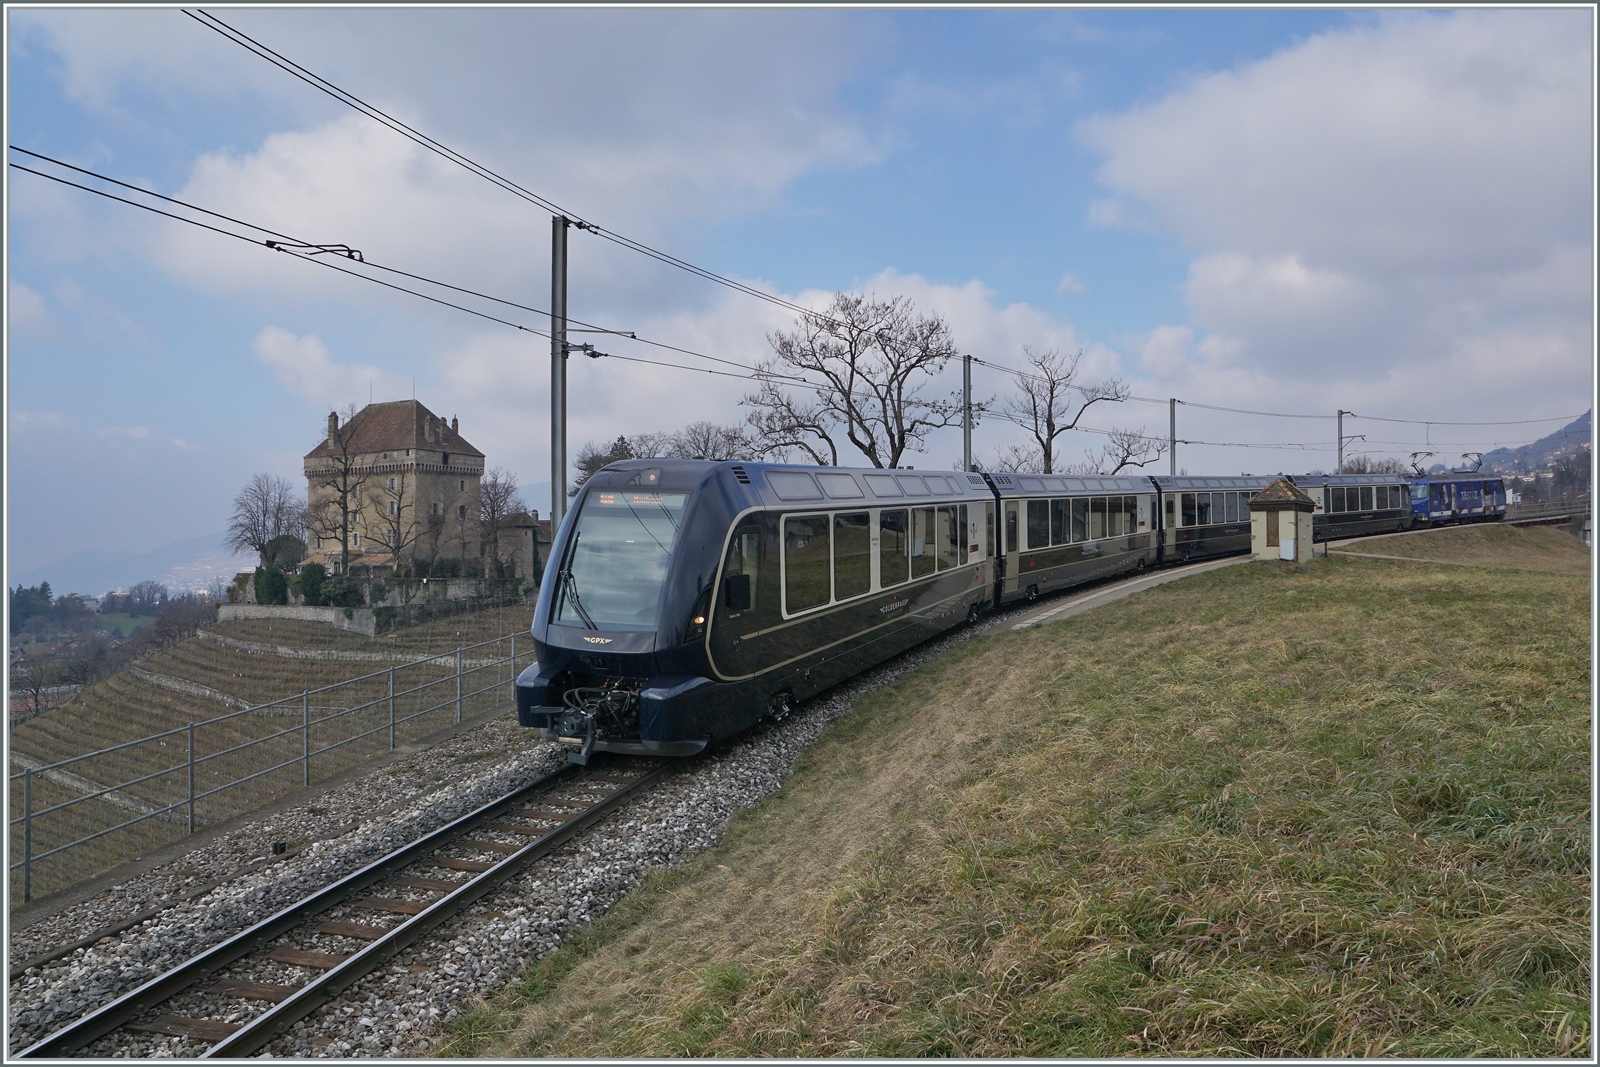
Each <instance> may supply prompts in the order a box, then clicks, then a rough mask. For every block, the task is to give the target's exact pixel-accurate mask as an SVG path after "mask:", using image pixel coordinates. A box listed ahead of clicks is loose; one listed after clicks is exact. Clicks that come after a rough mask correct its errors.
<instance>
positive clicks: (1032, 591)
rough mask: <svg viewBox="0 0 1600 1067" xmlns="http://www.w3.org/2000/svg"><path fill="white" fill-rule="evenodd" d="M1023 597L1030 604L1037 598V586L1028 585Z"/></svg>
mask: <svg viewBox="0 0 1600 1067" xmlns="http://www.w3.org/2000/svg"><path fill="white" fill-rule="evenodd" d="M1024 597H1025V599H1026V600H1027V601H1028V603H1030V604H1032V603H1033V602H1034V601H1035V600H1038V599H1039V587H1038V586H1036V585H1030V586H1028V591H1027V593H1026V594H1024Z"/></svg>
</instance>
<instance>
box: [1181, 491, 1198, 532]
mask: <svg viewBox="0 0 1600 1067" xmlns="http://www.w3.org/2000/svg"><path fill="white" fill-rule="evenodd" d="M1180 496H1181V497H1182V499H1183V524H1184V525H1185V526H1193V525H1194V516H1195V510H1194V494H1193V493H1182V494H1180Z"/></svg>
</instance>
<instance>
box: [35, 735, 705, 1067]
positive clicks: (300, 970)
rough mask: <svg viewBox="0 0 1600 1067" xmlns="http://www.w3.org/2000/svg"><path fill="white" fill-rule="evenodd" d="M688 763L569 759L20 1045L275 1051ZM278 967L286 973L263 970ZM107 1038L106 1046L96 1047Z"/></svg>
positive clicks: (70, 1049) (98, 1050) (207, 1052)
mask: <svg viewBox="0 0 1600 1067" xmlns="http://www.w3.org/2000/svg"><path fill="white" fill-rule="evenodd" d="M681 762H682V761H675V760H669V761H664V760H645V759H633V758H613V759H611V760H608V761H606V762H605V763H599V764H594V765H591V766H590V767H587V768H583V767H577V766H570V765H569V766H566V767H562V768H560V769H558V770H556V771H554V772H552V773H550V774H547V775H544V776H543V777H541V778H538V779H536V780H534V781H532V782H529V783H527V784H526V785H523V786H521V787H519V788H517V789H515V790H513V791H512V792H510V793H507V794H506V795H505V796H502V797H500V798H499V799H497V800H493V801H490V802H489V803H487V804H484V805H483V806H481V807H479V808H478V809H477V810H475V811H472V812H470V813H468V814H466V815H463V816H461V817H460V818H458V819H456V820H454V821H453V822H450V823H448V824H446V825H445V826H442V827H440V828H439V829H437V830H435V831H433V832H432V833H429V834H427V835H425V836H424V837H421V838H419V839H417V840H416V841H413V842H411V843H409V844H407V845H404V846H402V847H400V848H398V849H395V850H394V851H393V852H391V853H389V854H388V855H386V856H384V857H382V858H381V859H378V860H376V861H374V862H373V863H370V864H368V865H367V866H365V867H363V868H361V869H360V870H357V871H355V872H354V873H352V874H349V875H347V876H345V877H344V878H342V879H340V880H339V881H337V882H334V883H333V884H332V885H329V886H327V887H326V888H324V889H322V890H319V891H318V892H316V893H313V894H311V895H310V896H307V897H305V898H304V899H302V900H300V901H298V902H296V903H294V904H292V905H290V906H289V907H286V908H284V909H282V910H280V911H278V912H277V913H276V914H274V915H271V916H269V917H268V918H266V919H263V920H262V921H260V922H258V923H256V924H255V925H254V926H251V927H249V928H248V929H245V930H243V931H241V932H239V933H238V934H235V935H234V936H233V937H231V938H229V939H227V940H226V941H223V942H222V943H220V944H218V945H215V946H213V947H212V948H210V949H208V950H206V951H205V952H202V953H200V954H199V955H196V956H194V957H192V958H191V959H189V960H186V961H185V962H183V963H180V964H179V965H177V966H175V967H173V968H171V969H170V970H168V971H167V972H166V973H164V974H162V975H160V976H158V977H156V978H154V979H151V980H150V981H148V982H146V983H145V984H144V985H142V986H139V987H138V988H136V989H133V990H131V991H130V992H128V993H126V994H124V995H123V996H121V997H119V998H117V999H116V1000H114V1001H112V1002H111V1003H109V1004H106V1005H105V1006H103V1007H101V1008H99V1009H97V1010H96V1011H93V1012H90V1013H89V1014H87V1015H85V1016H83V1017H82V1018H80V1019H78V1020H77V1021H76V1022H73V1023H72V1024H70V1025H68V1026H66V1027H63V1028H62V1029H60V1030H58V1031H56V1032H55V1033H53V1034H51V1035H50V1036H48V1037H46V1038H44V1039H43V1040H41V1041H39V1042H37V1043H35V1044H34V1045H31V1046H29V1047H28V1048H25V1049H23V1050H21V1051H19V1052H17V1053H15V1054H14V1055H15V1056H16V1057H17V1058H45V1057H61V1056H70V1055H73V1054H74V1053H80V1054H81V1053H87V1054H89V1055H102V1054H109V1051H110V1050H109V1049H107V1048H105V1047H103V1042H104V1041H105V1039H107V1038H108V1037H110V1036H111V1035H114V1034H116V1033H117V1032H119V1031H124V1032H128V1033H130V1034H138V1035H149V1034H156V1035H168V1036H173V1037H179V1038H182V1039H183V1040H184V1041H185V1042H186V1043H187V1044H189V1045H191V1046H193V1048H194V1049H195V1051H192V1052H187V1053H186V1054H188V1055H198V1056H200V1057H201V1058H207V1057H212V1058H216V1057H228V1058H234V1057H241V1056H249V1055H251V1054H253V1053H256V1052H259V1051H261V1050H262V1049H263V1048H265V1047H266V1046H267V1045H269V1044H270V1043H271V1042H273V1041H274V1040H276V1039H278V1038H280V1037H283V1036H284V1035H286V1034H287V1033H288V1032H289V1031H290V1030H291V1028H292V1027H294V1025H295V1024H296V1023H298V1022H300V1021H301V1020H303V1019H305V1018H307V1017H308V1016H310V1015H312V1014H314V1013H315V1012H316V1011H317V1010H318V1009H320V1008H322V1007H323V1006H324V1005H326V1004H328V1003H329V1002H330V1001H333V1000H335V999H336V998H338V997H339V995H340V994H341V993H342V992H343V991H344V990H346V989H348V988H349V987H350V986H351V985H353V984H354V983H355V982H357V981H359V980H360V979H361V978H363V977H364V976H366V975H368V974H371V973H372V972H373V971H374V970H376V969H378V968H379V967H382V966H383V965H384V964H385V963H387V962H388V961H390V960H391V959H393V958H394V957H395V956H396V955H397V954H399V953H401V952H403V951H404V950H405V949H407V948H408V947H409V946H411V945H413V944H414V943H416V942H417V941H419V940H421V939H423V938H425V937H426V936H427V935H428V934H429V933H430V932H431V931H432V930H434V929H435V928H437V927H438V926H440V925H441V924H443V923H445V922H446V921H448V920H449V919H451V918H453V917H455V916H457V915H459V914H461V913H462V912H463V911H464V910H466V909H467V908H468V907H470V906H471V905H472V904H474V903H476V902H477V901H479V900H481V899H482V898H483V897H484V896H486V895H487V894H489V893H491V892H492V891H493V890H494V889H496V888H497V887H498V886H500V885H501V884H502V883H503V882H505V881H506V880H507V879H509V878H511V877H512V876H514V875H516V874H518V873H520V872H521V871H523V870H524V869H526V868H527V867H528V866H529V865H530V864H532V863H534V862H536V861H538V860H539V859H540V858H541V857H543V856H546V855H548V854H549V853H551V852H553V851H554V850H556V849H557V848H559V847H560V846H561V845H563V844H565V843H566V842H567V841H569V840H570V839H571V838H572V837H573V836H575V835H576V834H578V833H579V832H580V831H582V830H584V829H585V828H587V827H589V826H591V825H593V824H594V823H596V822H598V821H599V820H600V819H601V818H603V817H604V816H606V815H607V814H609V813H610V812H611V811H612V810H614V809H615V808H616V807H617V806H618V805H620V804H621V803H622V802H623V801H624V800H625V799H626V798H628V797H630V796H632V795H634V794H636V793H637V792H639V791H640V790H642V789H644V788H646V787H648V786H649V785H651V784H653V783H655V782H657V781H659V780H660V779H662V778H664V777H666V776H667V775H669V774H671V773H672V772H673V771H674V770H676V769H677V767H678V766H679V765H680V764H681ZM263 978H273V979H274V980H273V981H263V980H262V979H263ZM97 1045H100V1046H102V1047H96V1046H97Z"/></svg>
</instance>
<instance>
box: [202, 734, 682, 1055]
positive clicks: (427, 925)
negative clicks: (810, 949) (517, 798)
mask: <svg viewBox="0 0 1600 1067" xmlns="http://www.w3.org/2000/svg"><path fill="white" fill-rule="evenodd" d="M676 769H677V762H676V761H669V762H667V763H664V764H662V765H661V766H660V767H657V768H656V769H655V770H653V771H651V772H650V773H648V774H646V775H643V776H642V777H640V778H637V779H635V780H633V781H631V782H629V783H627V784H626V785H624V786H622V787H621V788H620V789H617V790H615V791H614V792H612V793H611V794H610V795H609V796H607V797H605V798H604V799H603V800H599V801H597V802H595V803H594V804H592V805H590V806H589V807H587V808H585V809H584V810H583V811H582V812H580V813H579V814H578V815H576V816H574V817H573V818H572V819H569V820H568V821H567V822H564V823H562V824H561V825H560V826H558V827H556V828H555V829H553V830H551V831H550V832H549V833H547V834H545V835H544V836H543V837H539V838H536V839H535V840H534V841H533V842H532V843H530V844H529V845H527V846H525V847H524V848H523V849H522V850H521V851H519V852H516V853H513V854H512V855H510V856H508V857H506V859H505V860H504V861H502V862H500V863H498V864H496V865H495V866H494V867H491V868H490V869H489V870H487V871H484V872H483V873H481V874H479V875H477V876H476V877H475V878H472V879H471V880H469V881H467V882H465V883H463V884H462V886H461V888H459V889H457V890H454V891H453V892H451V893H450V894H449V895H448V896H446V897H444V898H442V899H440V900H437V901H435V902H434V903H433V904H431V905H429V906H428V908H427V909H426V910H425V911H422V912H420V913H419V914H417V915H414V916H412V917H411V918H410V919H408V920H406V921H405V922H403V923H401V924H400V925H399V926H396V927H395V928H394V929H392V930H390V931H389V932H388V933H386V934H384V935H383V936H382V937H380V938H378V939H377V940H376V941H373V942H371V943H370V944H368V945H367V947H366V948H364V949H361V950H360V951H358V952H356V953H355V954H354V955H352V956H350V957H349V958H348V959H346V960H345V961H344V962H343V963H341V964H339V965H338V966H337V967H335V968H333V969H332V970H330V971H326V972H324V973H323V974H322V975H321V976H320V977H317V978H313V979H312V980H311V981H310V982H307V983H306V984H305V985H303V986H301V987H300V988H299V989H298V990H296V991H295V992H294V993H292V994H291V995H290V996H289V997H287V998H286V999H284V1000H283V1001H281V1002H279V1003H278V1004H275V1005H273V1006H272V1007H271V1008H269V1009H267V1010H266V1011H265V1012H263V1013H262V1014H260V1015H257V1016H256V1017H255V1018H253V1019H251V1020H249V1021H248V1022H246V1023H245V1024H244V1025H243V1026H241V1027H240V1028H239V1029H238V1030H236V1031H234V1032H233V1033H232V1034H230V1035H229V1036H228V1037H225V1038H223V1039H222V1040H221V1041H219V1042H217V1043H216V1044H215V1045H212V1046H211V1048H209V1049H207V1050H206V1051H205V1052H203V1053H201V1054H200V1058H201V1059H217V1058H223V1057H231V1058H238V1057H242V1056H250V1055H253V1054H255V1053H257V1052H259V1051H261V1049H263V1048H265V1047H266V1046H267V1045H269V1044H271V1043H272V1042H273V1041H275V1040H277V1039H278V1038H279V1037H281V1036H283V1035H284V1034H285V1033H287V1032H288V1030H289V1028H290V1027H292V1026H293V1025H294V1024H295V1023H297V1022H299V1021H300V1020H302V1019H304V1018H305V1017H306V1016H308V1015H310V1014H312V1013H313V1012H315V1011H316V1010H317V1009H318V1008H321V1007H322V1006H323V1005H325V1004H327V1003H328V1002H329V1001H331V1000H333V999H334V998H336V997H337V996H338V995H339V994H340V993H342V992H344V991H345V990H346V989H348V988H349V987H350V986H352V985H354V984H355V983H356V982H358V981H360V980H361V979H362V978H364V977H365V976H367V975H368V974H371V973H372V972H373V971H374V970H376V969H377V968H379V967H381V966H383V964H384V963H385V962H387V961H388V960H389V959H390V958H391V957H393V956H394V955H395V954H396V953H398V952H401V951H402V950H404V949H405V948H407V947H409V946H410V945H411V944H413V943H414V942H416V941H417V940H418V939H419V938H421V937H423V936H425V935H426V934H428V933H429V932H430V931H432V930H433V929H435V928H436V927H438V926H440V925H442V924H443V923H445V922H446V921H448V920H449V919H452V918H454V917H455V916H457V915H459V914H461V912H463V911H465V910H466V909H467V908H468V907H470V906H471V905H472V904H474V903H475V902H477V901H478V900H479V899H481V898H482V897H484V896H486V895H487V894H488V893H490V892H492V891H493V890H494V889H495V888H497V887H498V886H499V885H500V884H501V883H503V882H505V881H506V880H507V879H508V878H510V877H511V876H512V875H514V874H517V873H518V872H519V871H521V870H522V869H523V868H524V867H526V866H527V865H528V864H530V863H532V862H534V861H535V860H537V859H540V858H541V857H543V856H545V855H547V854H549V853H550V852H553V851H555V850H556V849H557V848H560V847H561V846H562V845H563V844H565V843H566V842H567V841H568V840H569V839H570V838H572V837H573V836H574V835H576V834H577V833H579V832H580V831H582V830H585V829H587V828H588V827H590V826H591V825H593V824H594V823H595V822H597V821H599V820H600V819H601V818H603V817H604V816H606V815H607V814H609V813H610V811H611V810H612V809H613V808H615V807H616V806H617V805H618V804H620V803H621V802H622V801H623V800H624V799H626V798H627V797H629V796H631V795H632V794H633V793H634V792H635V791H636V790H639V789H641V788H643V787H644V786H646V785H648V784H650V783H653V782H655V781H658V780H659V779H661V778H664V777H665V776H666V775H668V774H670V773H671V772H672V771H674V770H676Z"/></svg>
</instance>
